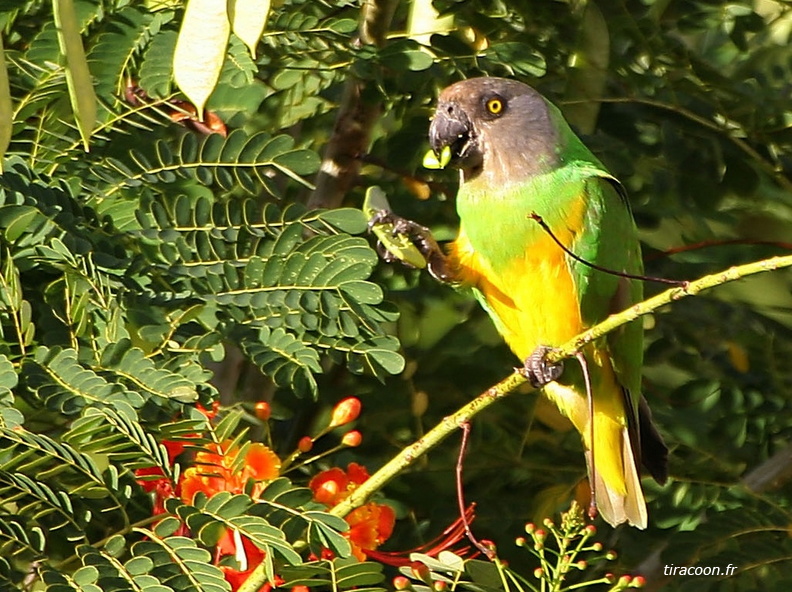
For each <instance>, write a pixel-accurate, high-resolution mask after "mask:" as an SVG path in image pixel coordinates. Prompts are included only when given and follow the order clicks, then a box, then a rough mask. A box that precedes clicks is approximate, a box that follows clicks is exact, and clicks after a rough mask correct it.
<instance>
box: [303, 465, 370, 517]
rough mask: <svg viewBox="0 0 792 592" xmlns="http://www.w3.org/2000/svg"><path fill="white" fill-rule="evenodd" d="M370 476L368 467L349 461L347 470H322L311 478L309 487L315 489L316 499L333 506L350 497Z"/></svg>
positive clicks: (334, 468)
mask: <svg viewBox="0 0 792 592" xmlns="http://www.w3.org/2000/svg"><path fill="white" fill-rule="evenodd" d="M368 478H369V474H368V471H367V470H366V467H363V466H361V465H359V464H357V463H349V465H347V470H346V472H344V470H343V469H340V468H338V467H333V468H332V469H328V470H326V471H322V472H321V473H319V474H317V475H316V476H315V477H314V478H313V479H311V481H310V483H308V487H310V488H311V491H313V494H314V500H315V501H317V502H319V503H320V504H324V505H326V506H328V507H330V508H332V507H333V506H337V505H338V504H340V503H341V502H342V501H344V500H345V499H346V498H348V497H349V494H350V493H352V492H353V491H354V490H355V489H357V486H358V485H361V484H362V483H365V482H366V480H367V479H368Z"/></svg>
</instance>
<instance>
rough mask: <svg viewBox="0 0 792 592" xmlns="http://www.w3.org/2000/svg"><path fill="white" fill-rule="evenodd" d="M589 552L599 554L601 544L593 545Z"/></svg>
mask: <svg viewBox="0 0 792 592" xmlns="http://www.w3.org/2000/svg"><path fill="white" fill-rule="evenodd" d="M591 550H592V551H596V552H597V553H599V552H600V551H602V543H600V542H597V543H594V544H593V545H591Z"/></svg>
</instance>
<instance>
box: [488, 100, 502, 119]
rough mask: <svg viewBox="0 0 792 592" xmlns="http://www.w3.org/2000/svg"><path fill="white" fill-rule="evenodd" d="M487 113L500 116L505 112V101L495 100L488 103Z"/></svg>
mask: <svg viewBox="0 0 792 592" xmlns="http://www.w3.org/2000/svg"><path fill="white" fill-rule="evenodd" d="M487 111H489V112H490V113H492V114H493V115H500V114H501V112H502V111H503V101H502V100H501V99H498V98H497V97H496V98H493V99H490V100H488V101H487Z"/></svg>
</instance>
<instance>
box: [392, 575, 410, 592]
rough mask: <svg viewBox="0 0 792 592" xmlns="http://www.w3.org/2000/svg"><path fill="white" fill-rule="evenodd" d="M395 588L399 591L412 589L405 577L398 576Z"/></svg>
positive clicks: (394, 584) (394, 579) (394, 582)
mask: <svg viewBox="0 0 792 592" xmlns="http://www.w3.org/2000/svg"><path fill="white" fill-rule="evenodd" d="M393 587H394V588H396V589H397V590H408V589H409V588H410V580H409V579H408V578H406V577H404V576H396V577H395V578H393Z"/></svg>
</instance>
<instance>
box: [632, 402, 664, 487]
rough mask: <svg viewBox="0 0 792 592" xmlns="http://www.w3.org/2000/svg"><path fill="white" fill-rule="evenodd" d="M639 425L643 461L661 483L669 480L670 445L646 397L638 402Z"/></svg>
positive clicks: (650, 472)
mask: <svg viewBox="0 0 792 592" xmlns="http://www.w3.org/2000/svg"><path fill="white" fill-rule="evenodd" d="M638 426H639V428H638V429H639V433H640V435H641V462H642V463H643V466H645V467H646V469H647V470H648V471H649V474H650V475H652V477H654V480H655V481H657V482H658V483H659V484H660V485H664V484H665V482H666V480H668V446H666V443H665V442H664V441H663V436H661V435H660V432H658V431H657V427H655V424H654V423H653V422H652V410H651V409H649V404H648V403H647V402H646V399H645V398H644V397H641V401H640V403H639V404H638Z"/></svg>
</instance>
